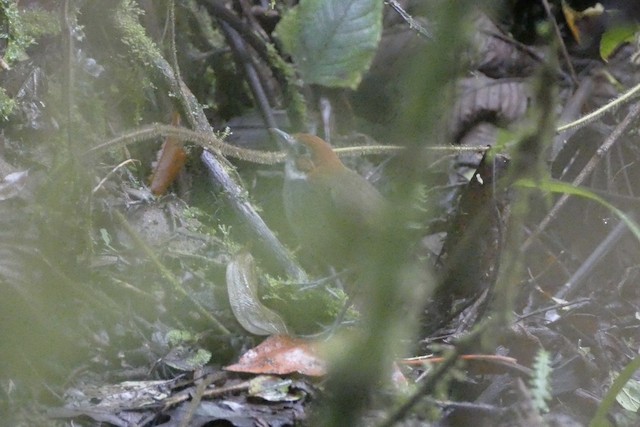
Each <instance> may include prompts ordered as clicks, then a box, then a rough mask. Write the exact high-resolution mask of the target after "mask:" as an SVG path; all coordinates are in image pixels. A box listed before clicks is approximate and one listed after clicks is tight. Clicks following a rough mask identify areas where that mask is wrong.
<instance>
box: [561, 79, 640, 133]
mask: <svg viewBox="0 0 640 427" xmlns="http://www.w3.org/2000/svg"><path fill="white" fill-rule="evenodd" d="M638 92H640V83H638V84H637V85H635V86H634V87H632V88H631V89H629V90H628V91H626V92H625V93H623V94H622V95H620V96H619V97H617V98H616V99H614V100H613V101H611V102H609V103H608V104H606V105H603V106H602V107H600V108H598V109H597V110H595V111H593V112H591V113H589V114H587V115H586V116H582V117H580V118H579V119H578V120H576V121H573V122H571V123H567V124H566V125H562V126H559V127H558V128H557V129H556V133H560V132H564V131H565V130H568V129H573V128H581V127H583V126H586V125H588V124H589V123H592V122H594V121H596V120H598V119H599V118H600V117H602V116H603V115H604V114H605V113H607V112H609V111H612V110H614V109H616V108H618V107H620V106H621V105H624V104H626V103H627V102H629V101H631V100H632V99H633V97H634V96H635V95H637V94H638Z"/></svg>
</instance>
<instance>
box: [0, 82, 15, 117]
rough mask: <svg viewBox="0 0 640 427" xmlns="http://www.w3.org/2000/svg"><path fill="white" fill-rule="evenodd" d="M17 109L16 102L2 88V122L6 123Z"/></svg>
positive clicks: (0, 111)
mask: <svg viewBox="0 0 640 427" xmlns="http://www.w3.org/2000/svg"><path fill="white" fill-rule="evenodd" d="M15 107H16V102H15V101H14V100H13V99H11V98H10V97H9V95H7V92H6V91H5V90H4V89H3V88H1V87H0V120H3V121H6V120H8V118H9V115H10V114H11V112H12V111H13V109H14V108H15Z"/></svg>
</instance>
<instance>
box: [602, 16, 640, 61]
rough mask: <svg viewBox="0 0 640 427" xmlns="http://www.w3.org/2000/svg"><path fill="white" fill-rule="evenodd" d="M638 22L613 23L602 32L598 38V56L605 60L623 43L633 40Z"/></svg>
mask: <svg viewBox="0 0 640 427" xmlns="http://www.w3.org/2000/svg"><path fill="white" fill-rule="evenodd" d="M638 28H639V27H638V24H628V23H625V24H623V25H613V26H612V27H611V28H608V29H607V31H605V32H604V34H602V39H600V57H601V58H602V59H604V60H605V61H607V60H609V57H611V55H613V53H614V52H615V51H616V49H618V48H619V47H620V46H621V45H623V44H624V43H630V42H632V41H633V40H634V38H635V34H636V32H637V31H638Z"/></svg>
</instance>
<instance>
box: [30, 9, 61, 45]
mask: <svg viewBox="0 0 640 427" xmlns="http://www.w3.org/2000/svg"><path fill="white" fill-rule="evenodd" d="M21 19H22V24H23V28H24V30H25V33H26V34H27V35H29V36H31V37H33V38H34V39H36V40H37V39H38V38H40V37H44V36H55V35H58V34H60V18H59V16H58V15H57V14H55V13H53V12H48V11H46V10H38V9H33V10H25V11H24V12H21Z"/></svg>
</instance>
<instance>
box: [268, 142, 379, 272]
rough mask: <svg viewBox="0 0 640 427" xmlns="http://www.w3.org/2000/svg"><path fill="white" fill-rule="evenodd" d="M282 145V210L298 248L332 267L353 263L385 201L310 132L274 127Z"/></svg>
mask: <svg viewBox="0 0 640 427" xmlns="http://www.w3.org/2000/svg"><path fill="white" fill-rule="evenodd" d="M274 134H275V135H277V137H278V138H279V140H280V142H281V143H282V145H283V146H284V147H286V149H287V152H288V157H287V160H286V164H285V182H284V188H283V199H284V209H285V213H286V215H287V219H288V220H289V223H290V224H291V227H292V229H293V231H294V233H295V234H296V236H297V237H298V239H299V241H300V245H301V246H302V248H303V250H305V251H307V252H308V253H310V254H311V255H313V256H314V257H315V258H316V259H320V260H322V261H325V262H327V263H329V264H332V265H334V266H347V265H348V264H349V263H350V262H351V261H353V258H352V256H353V248H354V247H357V245H362V244H363V240H364V241H366V239H367V238H368V235H369V232H370V230H371V229H372V227H374V226H376V222H377V218H378V216H379V214H380V212H381V210H382V208H383V207H384V205H385V203H386V201H385V200H384V198H383V197H382V195H381V194H380V193H379V192H378V190H377V189H376V188H375V187H374V186H373V185H371V184H370V183H369V182H368V181H367V180H366V179H364V178H363V177H361V176H360V175H358V174H357V173H356V172H354V171H353V170H351V169H349V168H347V167H346V166H345V165H344V164H343V163H342V161H340V159H339V158H338V156H337V155H336V153H335V152H334V151H333V149H332V148H331V146H330V145H329V144H328V143H326V142H325V141H323V140H322V139H321V138H318V137H317V136H314V135H309V134H295V135H289V134H287V133H285V132H282V131H279V130H275V131H274Z"/></svg>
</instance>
